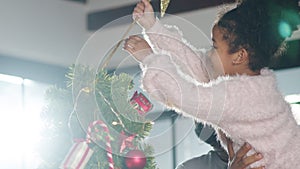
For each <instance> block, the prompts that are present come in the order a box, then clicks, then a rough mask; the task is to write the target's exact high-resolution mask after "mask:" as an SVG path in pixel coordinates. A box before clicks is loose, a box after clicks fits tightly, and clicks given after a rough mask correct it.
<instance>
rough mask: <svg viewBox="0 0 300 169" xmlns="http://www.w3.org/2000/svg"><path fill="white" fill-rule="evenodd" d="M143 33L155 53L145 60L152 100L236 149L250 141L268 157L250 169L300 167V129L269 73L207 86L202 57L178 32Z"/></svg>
mask: <svg viewBox="0 0 300 169" xmlns="http://www.w3.org/2000/svg"><path fill="white" fill-rule="evenodd" d="M145 33H146V36H147V38H148V40H149V41H150V42H151V45H152V48H153V49H154V51H155V54H153V55H149V56H147V57H146V58H145V59H144V60H143V61H142V62H141V67H142V70H143V78H142V88H143V89H144V90H145V91H146V92H147V93H149V95H150V96H151V97H153V98H155V99H156V100H158V101H160V102H161V103H162V104H164V105H166V106H167V107H169V108H171V109H173V110H175V111H176V112H178V113H180V114H183V115H185V116H190V117H193V118H195V119H196V120H198V121H202V122H205V123H208V124H212V125H213V126H214V127H216V128H218V129H221V130H222V131H223V132H224V133H225V134H226V135H227V136H229V137H230V138H231V139H232V140H233V142H234V149H235V151H236V150H238V149H239V148H240V147H241V145H242V144H244V143H245V142H248V143H250V144H251V145H252V146H253V147H254V150H255V152H260V153H262V154H263V156H264V158H263V160H261V161H259V162H257V163H255V165H252V166H251V167H254V166H260V165H265V166H266V168H267V169H297V168H300V133H299V132H300V128H299V126H298V125H297V123H296V121H295V119H294V117H293V115H292V112H291V109H290V106H289V104H288V103H286V102H285V100H284V98H283V96H282V95H281V93H280V92H279V90H278V88H277V84H276V79H275V75H274V73H273V72H272V71H271V70H269V69H262V70H261V74H260V75H258V76H247V75H237V76H222V77H219V78H217V79H216V80H211V81H209V82H208V73H207V72H208V70H207V67H206V65H205V64H204V61H203V54H201V52H195V51H194V50H192V49H191V48H190V47H188V46H189V45H187V44H186V43H185V41H184V40H183V39H182V37H181V34H180V33H178V31H175V32H171V31H169V30H168V29H167V28H165V27H164V26H162V25H161V24H160V23H159V22H156V23H155V25H154V26H153V27H152V28H151V29H149V30H147V31H146V32H145ZM204 82H207V83H204ZM221 141H222V142H223V144H224V145H226V143H225V142H224V141H225V140H222V139H221ZM253 153H254V151H252V152H250V153H249V154H253Z"/></svg>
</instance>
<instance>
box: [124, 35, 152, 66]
mask: <svg viewBox="0 0 300 169" xmlns="http://www.w3.org/2000/svg"><path fill="white" fill-rule="evenodd" d="M123 49H125V50H126V51H128V52H129V53H130V54H131V55H132V56H133V57H134V58H136V59H137V60H138V61H142V60H143V59H145V58H146V56H148V55H150V54H152V53H153V52H152V49H151V47H150V45H149V44H148V43H147V41H146V40H145V39H143V38H141V37H139V36H137V35H132V36H129V38H128V39H126V40H125V44H124V47H123Z"/></svg>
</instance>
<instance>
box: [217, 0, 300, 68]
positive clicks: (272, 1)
mask: <svg viewBox="0 0 300 169" xmlns="http://www.w3.org/2000/svg"><path fill="white" fill-rule="evenodd" d="M298 12H299V6H298V0H243V1H240V2H239V3H238V5H237V7H236V8H234V9H232V10H230V11H228V12H226V13H224V14H223V15H222V16H221V17H220V18H219V20H218V21H217V23H216V25H217V26H219V27H220V28H221V30H222V31H223V39H224V40H226V41H227V43H228V45H229V53H235V52H237V51H238V50H239V49H241V48H244V49H246V50H247V52H248V54H249V68H250V69H251V70H252V71H259V70H260V69H262V68H264V67H267V66H268V65H269V62H270V60H271V58H272V57H274V56H278V55H280V54H281V53H282V52H283V51H284V48H283V46H284V44H285V43H284V42H285V39H286V37H283V36H282V35H281V34H280V33H279V28H278V27H279V24H280V23H281V22H282V21H284V22H285V23H288V24H289V26H290V27H291V31H294V30H296V29H297V25H298V24H299V23H300V18H299V13H298Z"/></svg>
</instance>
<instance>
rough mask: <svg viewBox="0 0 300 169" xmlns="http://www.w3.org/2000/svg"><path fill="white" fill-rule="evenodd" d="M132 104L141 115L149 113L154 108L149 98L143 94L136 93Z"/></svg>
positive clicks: (131, 101) (131, 100)
mask: <svg viewBox="0 0 300 169" xmlns="http://www.w3.org/2000/svg"><path fill="white" fill-rule="evenodd" d="M130 103H131V105H132V106H133V107H134V108H135V109H136V110H137V111H138V113H139V114H141V115H143V114H145V113H147V112H149V111H150V110H151V109H152V107H153V105H152V103H151V102H150V101H149V100H148V99H147V97H146V96H145V95H143V94H142V93H138V92H137V91H135V92H134V94H133V96H132V98H131V99H130Z"/></svg>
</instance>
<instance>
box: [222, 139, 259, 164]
mask: <svg viewBox="0 0 300 169" xmlns="http://www.w3.org/2000/svg"><path fill="white" fill-rule="evenodd" d="M227 148H228V153H229V158H230V162H229V166H228V169H246V167H248V166H249V165H251V164H253V163H255V162H256V161H259V160H261V159H262V158H263V157H262V155H261V154H260V153H256V154H254V155H251V156H248V157H247V156H246V155H247V152H248V151H249V150H251V148H252V147H251V146H250V145H249V144H248V143H245V144H244V145H243V146H242V147H241V148H240V149H239V150H238V151H237V152H236V153H234V150H233V146H232V141H231V140H230V139H227ZM251 169H264V167H257V168H251Z"/></svg>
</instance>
